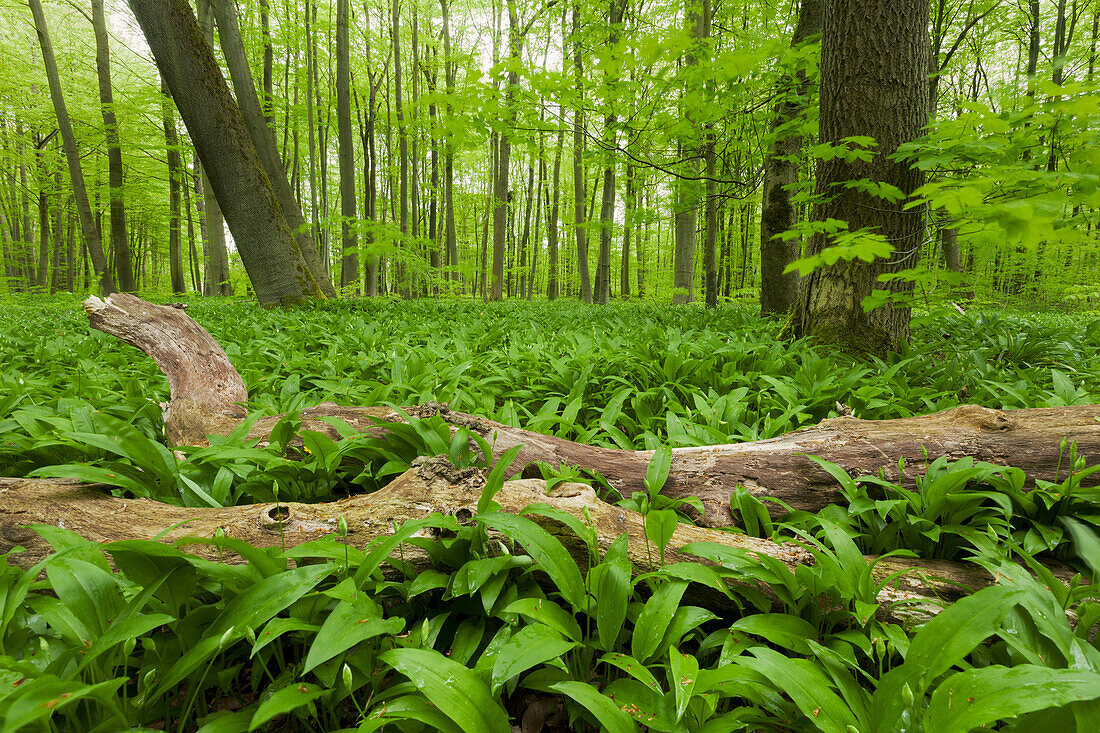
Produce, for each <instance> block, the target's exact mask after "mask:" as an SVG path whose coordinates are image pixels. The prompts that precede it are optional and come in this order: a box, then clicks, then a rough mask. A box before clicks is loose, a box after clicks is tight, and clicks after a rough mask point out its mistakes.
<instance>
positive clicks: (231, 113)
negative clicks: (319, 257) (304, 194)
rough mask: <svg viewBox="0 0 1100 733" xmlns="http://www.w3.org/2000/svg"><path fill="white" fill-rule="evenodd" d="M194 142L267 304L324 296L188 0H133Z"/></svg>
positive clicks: (259, 295)
mask: <svg viewBox="0 0 1100 733" xmlns="http://www.w3.org/2000/svg"><path fill="white" fill-rule="evenodd" d="M130 7H131V9H132V10H133V11H134V15H135V17H136V18H137V21H138V24H139V25H140V26H141V29H142V31H143V33H144V34H145V39H146V41H147V42H148V44H149V47H150V49H151V50H152V52H153V57H154V58H155V59H156V61H157V67H158V68H159V69H160V72H161V74H162V76H163V77H164V79H165V81H166V82H167V83H168V88H169V89H170V90H171V92H172V98H173V99H174V100H175V102H176V107H177V108H178V109H179V112H180V116H181V117H182V118H183V121H184V124H185V125H186V126H187V131H188V133H190V135H191V140H192V142H194V144H195V149H196V150H197V151H198V154H199V158H200V159H201V160H202V162H203V168H204V170H205V171H206V173H207V175H208V176H209V178H210V184H211V187H212V188H213V190H214V194H215V196H216V197H217V199H218V202H219V204H221V208H222V211H223V212H224V214H225V217H226V220H227V221H228V222H229V227H230V229H231V230H232V231H233V238H234V240H235V242H236V244H237V251H238V252H239V253H240V255H241V261H242V262H243V263H244V266H245V270H246V271H247V272H248V276H249V279H250V280H251V281H252V285H253V287H254V289H255V292H256V297H257V299H258V300H259V301H260V302H261V303H263V304H267V305H275V304H291V303H297V302H301V301H302V300H304V299H306V298H310V297H321V296H322V293H321V290H320V289H319V287H318V283H317V281H316V280H315V279H314V278H313V275H312V273H311V272H310V270H309V268H308V266H307V265H306V263H305V260H304V259H303V258H302V253H301V251H300V250H299V249H298V246H297V244H296V243H295V241H294V237H293V234H292V233H291V231H290V228H289V227H288V226H287V223H286V220H285V219H284V217H283V213H282V210H281V208H280V206H279V202H278V199H277V198H276V196H275V193H274V191H273V190H272V187H271V182H270V179H269V178H268V176H267V174H266V173H265V172H264V168H263V164H262V162H261V161H260V158H259V155H258V154H257V152H256V147H255V145H254V144H253V142H252V139H251V137H250V135H249V133H248V130H247V129H246V127H245V123H244V119H243V117H242V116H241V112H240V109H239V108H238V107H237V103H236V102H235V101H234V99H233V96H232V95H231V94H230V92H229V87H228V85H227V84H226V82H225V79H224V77H222V75H221V71H220V70H219V69H218V66H217V61H216V60H215V58H214V52H213V50H212V49H211V48H210V46H209V45H208V44H207V43H206V39H205V38H204V37H203V35H202V32H201V31H200V29H199V26H198V23H197V22H196V20H195V16H194V14H192V12H191V8H190V6H189V5H188V4H187V2H185V0H130Z"/></svg>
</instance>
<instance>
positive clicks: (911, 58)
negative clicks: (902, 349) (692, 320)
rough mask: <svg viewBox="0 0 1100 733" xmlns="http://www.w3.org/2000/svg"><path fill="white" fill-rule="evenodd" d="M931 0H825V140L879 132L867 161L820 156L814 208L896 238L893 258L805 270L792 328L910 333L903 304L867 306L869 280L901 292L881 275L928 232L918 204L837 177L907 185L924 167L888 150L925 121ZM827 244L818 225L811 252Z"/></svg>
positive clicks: (877, 346) (814, 332)
mask: <svg viewBox="0 0 1100 733" xmlns="http://www.w3.org/2000/svg"><path fill="white" fill-rule="evenodd" d="M928 12H929V6H928V2H927V0H873V1H871V2H868V1H866V0H863V1H859V0H831V1H830V2H828V3H827V4H826V6H825V16H824V29H823V33H822V48H821V122H820V128H821V140H822V142H827V143H833V144H836V143H838V142H839V141H840V140H842V139H844V138H846V137H849V136H852V135H869V136H871V137H873V138H874V139H875V141H876V147H875V149H874V155H873V157H872V159H871V161H869V162H863V161H859V160H855V161H852V162H846V161H845V160H843V159H841V158H836V159H833V160H827V161H821V163H820V164H819V165H818V172H817V192H818V194H819V195H820V196H822V197H828V198H825V199H824V200H823V202H822V203H820V204H819V205H818V206H817V207H816V210H815V213H814V218H815V219H816V220H818V221H824V220H826V219H840V220H842V221H847V222H848V228H849V230H850V231H859V230H861V229H864V228H869V229H870V230H872V231H873V232H875V233H876V234H877V235H880V236H882V237H884V238H885V240H886V241H887V242H888V243H890V244H891V245H892V247H893V253H892V255H891V256H890V258H889V259H878V260H875V261H874V262H863V261H862V260H852V261H841V262H838V263H837V264H835V265H832V266H824V267H820V268H818V269H817V270H815V271H814V272H813V273H811V274H810V275H809V276H808V277H806V278H803V281H802V284H801V287H800V291H799V300H798V308H797V311H796V315H795V318H794V320H793V322H792V329H791V331H792V333H793V335H794V336H796V337H798V336H814V337H816V338H819V339H822V340H824V341H826V342H828V343H831V344H835V345H837V346H839V347H841V348H842V349H845V350H847V351H851V352H859V353H865V352H871V353H885V352H886V351H887V350H889V349H894V348H896V347H897V345H898V344H899V343H900V342H901V341H902V340H903V339H907V338H908V336H909V316H910V312H909V309H908V308H906V307H894V306H888V307H881V308H876V309H874V310H872V311H870V312H866V313H865V312H864V310H863V307H862V301H863V299H864V298H865V297H866V296H868V295H870V294H871V291H872V290H873V289H881V288H883V287H887V288H889V289H891V290H893V291H894V292H907V291H908V290H910V289H911V284H910V285H909V286H908V287H907V286H906V285H904V284H897V283H890V284H887V285H884V284H883V283H881V282H879V280H878V277H879V275H881V274H884V273H891V272H896V271H898V270H900V269H902V268H909V267H915V266H916V264H917V261H918V258H919V256H920V248H921V245H922V243H923V238H924V209H923V207H914V208H908V209H907V208H905V204H906V202H905V201H901V202H892V201H887V200H884V199H882V198H878V197H874V196H871V195H870V194H868V193H866V192H863V191H860V190H857V189H848V188H838V187H837V185H836V184H838V183H842V182H845V181H852V180H861V179H869V180H871V181H873V182H882V183H889V184H891V185H893V186H896V187H897V188H898V189H900V190H901V191H902V192H903V193H904V194H907V195H908V194H910V193H912V192H913V191H914V190H915V189H916V188H917V187H919V186H920V185H921V184H922V183H923V182H924V175H923V173H922V172H921V171H920V170H918V169H916V168H913V167H910V166H909V165H908V164H907V163H902V162H897V161H894V160H892V159H891V156H892V155H893V153H894V152H895V151H896V150H897V148H898V145H900V144H902V143H905V142H909V141H910V140H913V139H914V138H916V137H917V136H919V135H920V134H922V132H923V130H924V128H925V126H926V125H927V124H928V109H929V99H928V94H929V82H928V53H929V49H930V41H929V37H928ZM828 245H829V241H828V239H827V238H826V236H825V235H824V234H818V235H815V236H814V237H813V239H812V240H811V241H810V244H809V247H808V250H807V253H808V254H809V255H815V254H818V253H820V252H821V251H822V250H823V249H824V248H825V247H827V246H828Z"/></svg>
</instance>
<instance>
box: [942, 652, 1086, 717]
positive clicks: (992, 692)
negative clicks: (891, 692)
mask: <svg viewBox="0 0 1100 733" xmlns="http://www.w3.org/2000/svg"><path fill="white" fill-rule="evenodd" d="M1096 698H1100V674H1096V673H1095V672H1081V671H1077V670H1071V669H1050V668H1048V667H1036V666H1034V665H1030V664H1020V665H1016V666H1015V667H999V666H997V667H983V668H981V669H971V670H967V671H965V672H959V673H956V674H953V675H951V676H950V677H948V678H947V680H946V681H944V682H943V683H942V684H940V686H939V687H937V688H936V691H935V692H934V693H932V699H931V701H930V702H929V704H928V709H927V710H926V711H925V714H924V720H925V723H924V729H925V730H928V731H953V730H959V731H966V730H971V729H973V728H979V727H981V728H985V727H987V726H988V725H990V724H992V723H995V722H997V721H999V720H1004V719H1005V718H1011V717H1014V716H1017V715H1023V714H1024V713H1030V712H1033V711H1035V710H1043V709H1046V708H1053V707H1058V706H1061V705H1068V704H1069V703H1072V702H1077V701H1080V700H1095V699H1096Z"/></svg>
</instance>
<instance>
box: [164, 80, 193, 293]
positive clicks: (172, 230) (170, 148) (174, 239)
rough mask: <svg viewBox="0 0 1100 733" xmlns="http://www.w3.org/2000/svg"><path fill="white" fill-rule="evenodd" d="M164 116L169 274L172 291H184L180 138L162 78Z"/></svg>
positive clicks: (169, 98) (166, 86)
mask: <svg viewBox="0 0 1100 733" xmlns="http://www.w3.org/2000/svg"><path fill="white" fill-rule="evenodd" d="M160 92H161V94H162V95H163V96H162V99H161V116H162V117H163V121H164V148H165V157H166V158H167V160H168V277H169V280H170V281H171V285H172V292H173V293H176V294H182V293H183V292H184V291H186V290H187V285H186V284H185V282H184V279H183V249H182V247H181V242H180V183H181V180H182V178H183V176H182V173H183V170H182V169H183V166H182V165H181V164H180V149H179V138H178V137H177V136H176V120H175V117H174V115H173V114H172V100H171V97H170V96H169V94H168V85H167V84H165V83H164V80H163V79H162V80H161V83H160Z"/></svg>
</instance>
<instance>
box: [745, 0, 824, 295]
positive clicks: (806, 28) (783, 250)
mask: <svg viewBox="0 0 1100 733" xmlns="http://www.w3.org/2000/svg"><path fill="white" fill-rule="evenodd" d="M821 6H822V0H802V3H801V5H800V6H799V11H798V25H797V26H795V29H794V35H793V36H792V37H791V48H792V49H793V48H798V47H799V46H801V45H802V44H804V43H806V42H807V41H809V40H811V39H812V38H813V37H814V36H817V35H819V34H820V33H821V16H822V7H821ZM776 87H777V90H778V92H779V93H780V94H781V95H782V96H781V97H780V102H779V103H778V104H777V105H776V106H775V117H774V118H773V120H772V130H771V131H772V135H774V136H775V140H774V142H772V144H771V146H770V147H769V148H768V152H767V155H765V156H764V184H763V190H764V195H763V203H762V205H761V212H760V312H761V313H762V314H763V315H769V314H782V313H786V312H787V311H789V310H790V309H791V308H792V307H794V304H795V302H796V301H797V300H798V272H797V271H795V272H789V273H786V274H784V273H783V270H784V269H785V268H786V267H787V265H789V264H790V263H792V262H794V261H795V260H796V259H798V252H799V249H800V243H799V240H798V239H788V240H786V241H784V240H783V239H780V238H779V235H780V234H782V233H783V232H785V231H787V230H788V229H790V228H792V227H793V226H794V225H795V223H797V221H798V210H797V208H796V207H795V206H794V205H793V204H792V203H791V196H792V195H793V191H792V190H791V189H792V188H793V187H794V186H795V185H797V184H798V168H799V164H798V160H797V156H798V154H799V152H800V151H801V150H802V134H801V132H800V131H799V129H798V128H799V126H800V124H801V121H802V120H801V118H802V117H803V116H804V115H805V114H806V110H807V108H808V107H809V102H810V100H809V99H808V97H809V94H810V81H809V79H808V78H807V76H806V72H805V70H803V69H799V71H798V72H797V73H795V74H794V75H793V76H791V75H786V74H785V75H784V76H783V77H781V78H780V80H779V82H778V83H777V84H776Z"/></svg>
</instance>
